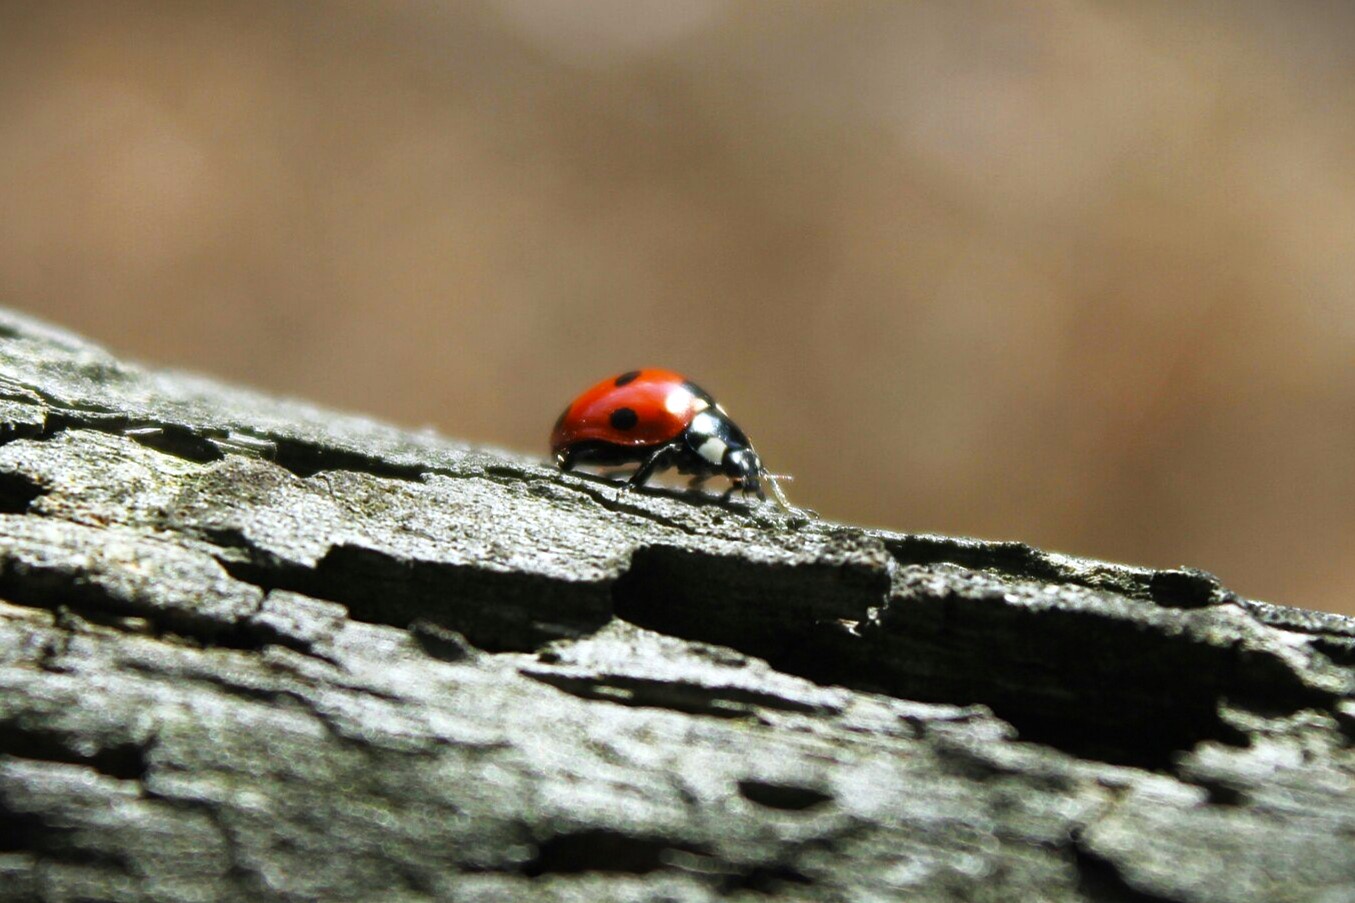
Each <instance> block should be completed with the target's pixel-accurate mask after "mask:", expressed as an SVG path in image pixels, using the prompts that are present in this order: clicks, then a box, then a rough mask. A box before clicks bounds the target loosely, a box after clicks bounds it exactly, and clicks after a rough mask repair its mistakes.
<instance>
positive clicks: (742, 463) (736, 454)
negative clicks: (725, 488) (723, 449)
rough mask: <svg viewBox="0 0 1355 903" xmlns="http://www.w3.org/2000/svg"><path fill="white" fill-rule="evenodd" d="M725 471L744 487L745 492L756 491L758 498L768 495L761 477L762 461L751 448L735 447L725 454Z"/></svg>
mask: <svg viewBox="0 0 1355 903" xmlns="http://www.w3.org/2000/svg"><path fill="white" fill-rule="evenodd" d="M725 473H726V474H727V475H728V476H730V477H731V478H733V479H734V480H735V481H737V482H738V484H739V485H740V486H741V487H742V488H743V491H744V492H751V493H754V494H755V495H756V496H757V497H758V498H760V499H765V498H767V496H766V495H765V494H764V493H763V491H762V483H761V482H760V478H761V476H762V474H763V470H762V461H761V460H760V459H759V458H758V456H757V452H755V451H753V450H752V449H751V448H738V449H733V450H731V451H729V452H727V453H726V454H725Z"/></svg>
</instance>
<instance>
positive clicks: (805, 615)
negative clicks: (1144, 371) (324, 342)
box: [0, 314, 1355, 903]
mask: <svg viewBox="0 0 1355 903" xmlns="http://www.w3.org/2000/svg"><path fill="white" fill-rule="evenodd" d="M0 399H2V400H0V439H2V440H3V445H2V446H0V685H2V687H3V692H2V693H0V901H11V900H44V901H48V900H51V901H58V900H61V901H66V900H70V901H74V900H129V901H130V900H137V901H139V900H268V899H285V900H382V901H385V900H429V899H439V900H444V899H445V900H458V901H460V900H464V901H491V900H493V901H498V900H561V901H565V900H569V901H609V900H617V901H621V900H627V901H648V900H674V901H704V900H713V899H730V900H758V899H766V898H768V896H769V895H771V896H775V897H776V898H778V899H787V900H841V901H871V900H909V901H933V900H936V901H939V900H978V901H1008V900H1021V901H1035V900H1049V901H1086V900H1094V901H1300V900H1302V901H1324V903H1339V901H1350V900H1355V753H1353V752H1352V748H1351V744H1352V739H1355V701H1352V689H1353V688H1355V674H1353V671H1352V666H1355V622H1352V621H1351V620H1349V619H1345V618H1341V617H1338V616H1335V615H1328V614H1319V613H1314V612H1308V611H1302V610H1297V609H1287V608H1280V607H1276V606H1271V605H1266V604H1263V603H1259V602H1253V601H1248V600H1246V599H1241V598H1239V597H1238V596H1236V595H1234V594H1233V593H1231V592H1229V591H1228V590H1226V589H1225V588H1223V587H1222V586H1220V585H1219V583H1218V581H1216V580H1215V579H1214V578H1212V577H1211V576H1209V575H1208V574H1205V573H1202V572H1199V571H1194V570H1188V569H1182V570H1172V571H1152V570H1146V569H1142V568H1135V567H1127V566H1121V565H1116V564H1108V563H1103V562H1096V561H1087V560H1080V559H1074V558H1069V557H1065V556H1060V555H1053V554H1046V553H1043V552H1039V551H1036V550H1033V549H1031V548H1028V547H1026V546H1024V545H1020V544H1015V543H986V542H979V541H975V540H968V539H952V538H946V537H940V536H925V535H904V534H896V533H887V532H882V531H873V530H863V529H858V528H854V527H846V526H840V525H837V524H832V523H827V522H824V521H820V520H815V519H813V518H810V517H799V516H786V515H783V514H781V513H779V512H778V511H777V510H776V509H774V508H772V507H771V506H765V507H764V506H753V507H749V506H746V505H743V504H740V503H731V504H728V505H723V504H719V503H717V502H716V501H715V500H713V499H708V498H693V497H688V496H684V495H682V494H680V493H675V492H664V491H653V492H641V493H634V494H625V493H622V492H620V491H618V487H617V486H616V485H613V484H611V483H609V482H607V481H605V480H602V479H597V478H589V477H586V476H574V475H561V474H559V473H556V472H555V471H554V470H553V469H551V468H549V467H546V466H543V465H542V464H540V463H539V462H536V461H532V460H526V459H523V458H520V457H513V456H510V455H505V454H499V453H490V452H486V451H479V450H475V449H471V448H467V447H465V446H462V445H458V444H455V443H452V442H448V441H446V440H443V439H440V438H438V437H436V436H433V435H429V434H423V433H419V434H410V433H406V432H401V431H398V430H395V429H393V428H389V427H385V426H382V425H379V424H376V423H373V422H370V421H367V420H364V419H359V418H354V417H348V416H342V415H338V414H334V413H331V412H328V411H322V410H318V409H316V408H313V407H309V406H307V405H303V404H299V403H292V402H284V401H278V400H275V399H271V398H267V397H262V396H260V395H257V394H251V393H248V392H244V391H241V390H237V389H232V388H228V387H225V386H221V385H218V384H214V383H211V382H208V381H205V380H202V379H199V378H195V377H190V376H186V375H182V374H173V373H163V372H152V371H147V370H143V369H139V368H137V367H134V366H131V365H127V364H124V363H121V362H119V361H117V360H115V359H114V358H112V357H110V356H109V355H108V354H106V353H105V352H103V351H101V350H99V349H98V348H95V347H92V346H91V345H89V344H87V343H86V342H84V341H82V340H80V339H78V338H75V337H72V336H69V335H67V334H64V333H61V332H59V331H57V330H54V329H52V328H50V327H45V326H43V325H41V324H38V323H36V322H34V321H31V320H28V319H25V318H23V317H20V316H18V315H13V314H3V316H0Z"/></svg>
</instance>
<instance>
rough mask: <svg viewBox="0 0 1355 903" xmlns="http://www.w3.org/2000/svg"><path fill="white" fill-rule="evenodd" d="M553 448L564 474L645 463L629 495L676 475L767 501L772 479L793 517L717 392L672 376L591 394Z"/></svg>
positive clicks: (615, 382)
mask: <svg viewBox="0 0 1355 903" xmlns="http://www.w3.org/2000/svg"><path fill="white" fill-rule="evenodd" d="M550 447H551V452H552V454H554V456H555V463H556V465H557V466H558V467H559V468H560V469H561V470H571V469H572V468H573V467H574V466H575V465H578V464H593V465H599V466H603V467H606V466H613V465H618V464H628V463H633V462H638V463H639V464H640V466H639V467H638V468H637V469H636V471H635V473H634V474H632V475H631V477H630V480H629V481H628V482H627V483H626V488H627V489H634V488H636V487H638V486H643V485H644V484H645V483H646V481H648V480H649V478H650V477H651V476H653V475H654V474H655V473H656V472H658V471H660V470H665V469H667V468H670V467H675V468H677V471H678V473H683V474H691V475H692V480H691V484H690V485H691V486H692V487H693V488H695V487H697V486H700V485H701V483H702V482H704V481H705V480H707V479H709V478H710V477H712V476H717V475H722V476H725V477H728V478H729V480H730V488H729V490H728V491H727V492H726V493H725V494H724V496H722V497H723V498H728V497H729V496H730V494H732V493H733V492H734V491H735V490H740V491H742V492H743V494H744V495H748V494H749V493H752V494H754V495H756V496H757V497H758V498H759V499H761V500H763V501H766V498H767V495H766V493H765V492H764V491H763V488H762V487H763V480H764V479H765V480H766V482H767V483H768V484H769V485H770V486H771V489H772V494H773V496H775V498H776V501H777V503H778V504H779V505H781V506H782V507H783V508H786V509H787V510H789V509H790V504H789V503H788V502H787V501H786V497H785V496H784V495H783V494H782V493H781V487H780V486H778V485H777V482H776V477H775V476H773V475H772V474H771V473H769V472H768V471H767V469H766V468H764V467H763V466H762V461H761V459H759V458H758V455H757V452H756V451H754V450H753V445H752V443H751V442H749V441H748V437H747V436H746V435H745V434H744V432H743V430H741V429H739V427H738V425H737V424H736V423H734V421H732V420H730V419H729V415H728V414H726V413H725V410H724V408H722V407H720V405H719V404H717V403H716V401H715V399H714V398H712V397H711V396H710V393H709V392H707V391H705V390H704V389H702V388H701V387H700V386H698V385H696V384H695V383H693V382H692V381H691V380H689V379H687V378H686V377H684V376H682V375H681V374H678V373H674V372H673V371H671V370H659V369H652V368H651V369H644V370H631V371H629V372H626V373H622V374H620V375H619V376H613V377H611V378H610V379H604V380H603V381H602V382H600V383H598V384H597V385H595V386H593V387H592V388H590V389H588V390H587V391H585V392H584V393H583V394H582V395H580V396H579V397H578V398H575V399H574V400H573V401H572V402H570V405H569V407H567V408H565V410H564V413H562V414H561V415H560V419H559V420H557V421H556V422H555V428H554V429H553V430H551V437H550Z"/></svg>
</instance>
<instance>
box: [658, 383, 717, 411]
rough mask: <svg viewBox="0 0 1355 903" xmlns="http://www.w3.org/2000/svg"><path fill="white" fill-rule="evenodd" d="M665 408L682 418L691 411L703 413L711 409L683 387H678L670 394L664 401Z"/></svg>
mask: <svg viewBox="0 0 1355 903" xmlns="http://www.w3.org/2000/svg"><path fill="white" fill-rule="evenodd" d="M663 406H664V407H665V408H667V409H668V413H670V414H672V415H673V416H674V417H682V416H684V415H686V414H688V413H690V412H691V411H703V410H705V409H706V408H707V407H709V405H708V404H706V402H704V401H702V400H701V399H700V398H697V397H696V396H695V395H693V394H692V393H691V392H689V391H687V389H686V388H684V387H683V386H678V387H677V388H676V389H674V390H673V391H671V392H669V393H668V397H667V398H665V399H664V400H663Z"/></svg>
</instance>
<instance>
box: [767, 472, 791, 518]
mask: <svg viewBox="0 0 1355 903" xmlns="http://www.w3.org/2000/svg"><path fill="white" fill-rule="evenodd" d="M762 475H763V476H764V477H766V478H767V485H769V486H771V487H772V498H774V499H776V503H777V504H778V505H780V506H781V508H782V510H784V511H786V512H792V511H794V510H795V509H794V508H793V507H791V504H790V502H788V501H787V500H786V494H785V493H784V492H782V491H781V484H780V482H778V481H779V480H787V481H789V480H792V479H794V478H793V477H791V476H788V475H786V474H775V473H772V472H771V471H769V470H764V471H763V472H762Z"/></svg>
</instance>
